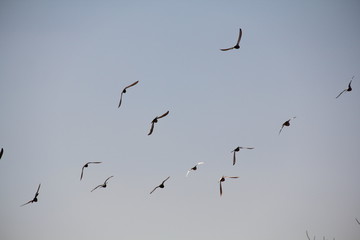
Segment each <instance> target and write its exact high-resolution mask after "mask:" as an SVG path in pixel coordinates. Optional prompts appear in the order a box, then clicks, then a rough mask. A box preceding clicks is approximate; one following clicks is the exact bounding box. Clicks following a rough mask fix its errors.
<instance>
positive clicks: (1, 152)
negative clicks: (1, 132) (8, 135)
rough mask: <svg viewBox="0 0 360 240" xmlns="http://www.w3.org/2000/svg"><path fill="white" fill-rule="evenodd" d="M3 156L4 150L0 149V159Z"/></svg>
mask: <svg viewBox="0 0 360 240" xmlns="http://www.w3.org/2000/svg"><path fill="white" fill-rule="evenodd" d="M3 154H4V149H3V148H1V151H0V159H1V157H2V155H3Z"/></svg>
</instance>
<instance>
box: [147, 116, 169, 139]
mask: <svg viewBox="0 0 360 240" xmlns="http://www.w3.org/2000/svg"><path fill="white" fill-rule="evenodd" d="M168 114H169V111H167V112H166V113H164V114H163V115H161V116H159V117H156V118H154V119H153V120H152V121H151V128H150V132H149V133H148V135H149V136H150V135H151V134H152V132H153V130H154V124H155V123H157V122H158V120H159V119H160V118H163V117H165V116H166V115H168Z"/></svg>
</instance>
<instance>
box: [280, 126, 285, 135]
mask: <svg viewBox="0 0 360 240" xmlns="http://www.w3.org/2000/svg"><path fill="white" fill-rule="evenodd" d="M283 128H284V124H283V125H282V126H281V128H280V131H279V135H280V133H281V131H282V129H283Z"/></svg>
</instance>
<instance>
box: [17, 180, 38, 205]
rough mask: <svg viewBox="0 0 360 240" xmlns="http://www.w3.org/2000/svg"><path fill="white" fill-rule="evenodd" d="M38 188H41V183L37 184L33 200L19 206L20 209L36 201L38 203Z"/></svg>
mask: <svg viewBox="0 0 360 240" xmlns="http://www.w3.org/2000/svg"><path fill="white" fill-rule="evenodd" d="M40 186H41V183H40V184H39V187H38V189H37V191H36V193H35V197H34V199H33V200H30V201H28V202H27V203H24V204H23V205H21V206H20V207H22V206H25V205H26V204H29V203H33V202H37V201H38V198H37V197H38V195H39V190H40Z"/></svg>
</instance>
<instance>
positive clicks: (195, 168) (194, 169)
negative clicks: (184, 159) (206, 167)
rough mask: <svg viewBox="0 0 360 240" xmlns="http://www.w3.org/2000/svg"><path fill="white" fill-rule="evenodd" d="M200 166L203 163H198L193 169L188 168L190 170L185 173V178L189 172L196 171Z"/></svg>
mask: <svg viewBox="0 0 360 240" xmlns="http://www.w3.org/2000/svg"><path fill="white" fill-rule="evenodd" d="M201 164H204V162H198V163H197V164H196V165H195V166H194V167H192V168H190V169H189V170H188V171H187V173H186V176H188V175H189V173H190V172H191V171H196V170H197V168H198V165H201Z"/></svg>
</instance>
